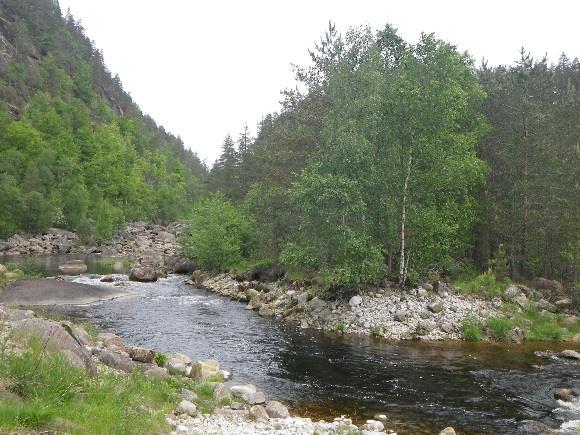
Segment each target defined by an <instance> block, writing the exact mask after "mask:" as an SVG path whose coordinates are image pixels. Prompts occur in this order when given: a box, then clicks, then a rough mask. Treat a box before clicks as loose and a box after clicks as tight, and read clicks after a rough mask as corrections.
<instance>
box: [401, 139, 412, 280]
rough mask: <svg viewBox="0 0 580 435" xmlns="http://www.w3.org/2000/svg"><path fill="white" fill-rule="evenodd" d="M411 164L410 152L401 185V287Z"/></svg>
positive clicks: (404, 260)
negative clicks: (403, 180)
mask: <svg viewBox="0 0 580 435" xmlns="http://www.w3.org/2000/svg"><path fill="white" fill-rule="evenodd" d="M412 163H413V153H412V150H410V151H409V158H408V159H407V171H406V174H405V182H404V184H403V201H402V206H401V258H400V260H399V285H400V286H403V285H404V284H405V280H406V279H407V266H408V260H406V258H405V223H406V218H407V195H408V190H409V178H410V176H411V165H412Z"/></svg>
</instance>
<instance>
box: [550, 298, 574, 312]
mask: <svg viewBox="0 0 580 435" xmlns="http://www.w3.org/2000/svg"><path fill="white" fill-rule="evenodd" d="M554 305H555V306H556V308H557V309H558V310H560V311H563V310H567V309H568V308H570V307H571V306H572V301H571V300H570V298H562V299H558V300H557V301H556V302H554Z"/></svg>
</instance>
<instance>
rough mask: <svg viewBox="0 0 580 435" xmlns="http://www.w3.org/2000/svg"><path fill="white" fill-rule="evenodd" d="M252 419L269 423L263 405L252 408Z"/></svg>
mask: <svg viewBox="0 0 580 435" xmlns="http://www.w3.org/2000/svg"><path fill="white" fill-rule="evenodd" d="M250 417H252V418H253V419H254V420H256V421H267V420H268V413H267V412H266V409H264V407H263V406H262V405H254V406H252V407H251V408H250Z"/></svg>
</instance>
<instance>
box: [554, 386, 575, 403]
mask: <svg viewBox="0 0 580 435" xmlns="http://www.w3.org/2000/svg"><path fill="white" fill-rule="evenodd" d="M574 397H576V392H575V391H574V390H572V389H570V388H559V389H557V390H556V391H554V399H557V400H562V401H563V402H570V401H571V400H572V399H573V398H574Z"/></svg>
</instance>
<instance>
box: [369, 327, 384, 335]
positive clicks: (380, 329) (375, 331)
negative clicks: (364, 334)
mask: <svg viewBox="0 0 580 435" xmlns="http://www.w3.org/2000/svg"><path fill="white" fill-rule="evenodd" d="M384 330H385V328H384V327H382V326H375V327H374V328H372V329H371V334H372V335H373V337H380V336H381V334H382V333H383V331H384Z"/></svg>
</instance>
